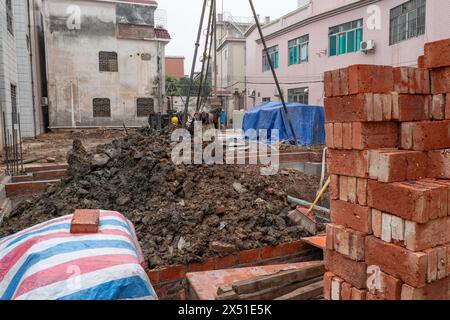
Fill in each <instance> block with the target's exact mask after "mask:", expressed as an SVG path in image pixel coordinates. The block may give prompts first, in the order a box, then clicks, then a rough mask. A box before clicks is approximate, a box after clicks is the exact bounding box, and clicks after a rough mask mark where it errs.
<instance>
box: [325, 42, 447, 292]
mask: <svg viewBox="0 0 450 320" xmlns="http://www.w3.org/2000/svg"><path fill="white" fill-rule="evenodd" d="M419 64H420V65H422V66H423V67H424V68H404V67H401V68H392V67H386V66H371V65H355V66H350V67H349V68H346V69H341V70H335V71H330V72H327V73H326V74H325V95H326V99H325V114H326V116H325V118H326V133H327V146H328V148H330V149H329V155H328V157H329V160H328V163H329V173H330V175H331V178H332V184H331V194H330V195H331V221H332V224H330V225H328V226H327V250H326V253H325V265H326V268H327V270H328V271H329V272H328V273H327V274H326V275H325V280H324V288H325V289H324V290H325V297H326V298H327V299H330V300H400V299H402V300H448V299H450V170H449V168H450V156H449V154H450V150H449V148H450V104H449V102H450V100H449V97H450V39H447V40H443V41H438V42H434V43H430V44H427V45H426V46H425V56H423V57H421V58H420V59H419Z"/></svg>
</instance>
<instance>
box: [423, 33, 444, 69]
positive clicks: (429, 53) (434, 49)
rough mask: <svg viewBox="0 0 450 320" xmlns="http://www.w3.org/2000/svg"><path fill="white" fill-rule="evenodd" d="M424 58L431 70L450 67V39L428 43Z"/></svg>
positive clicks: (426, 65)
mask: <svg viewBox="0 0 450 320" xmlns="http://www.w3.org/2000/svg"><path fill="white" fill-rule="evenodd" d="M424 58H425V67H426V68H429V69H435V68H440V67H447V66H450V39H445V40H440V41H435V42H429V43H426V44H425V57H424Z"/></svg>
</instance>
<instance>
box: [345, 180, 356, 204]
mask: <svg viewBox="0 0 450 320" xmlns="http://www.w3.org/2000/svg"><path fill="white" fill-rule="evenodd" d="M356 181H357V178H355V177H348V178H347V188H348V201H349V202H351V203H355V204H356Z"/></svg>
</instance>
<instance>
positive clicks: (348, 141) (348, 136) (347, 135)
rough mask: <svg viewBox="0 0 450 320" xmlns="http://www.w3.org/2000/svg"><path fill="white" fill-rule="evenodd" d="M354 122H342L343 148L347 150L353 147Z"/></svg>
mask: <svg viewBox="0 0 450 320" xmlns="http://www.w3.org/2000/svg"><path fill="white" fill-rule="evenodd" d="M352 137H353V134H352V123H343V124H342V148H344V149H345V150H351V149H352Z"/></svg>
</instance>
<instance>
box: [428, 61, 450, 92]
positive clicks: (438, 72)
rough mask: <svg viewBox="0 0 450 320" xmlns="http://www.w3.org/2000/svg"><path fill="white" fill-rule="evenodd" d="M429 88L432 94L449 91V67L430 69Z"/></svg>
mask: <svg viewBox="0 0 450 320" xmlns="http://www.w3.org/2000/svg"><path fill="white" fill-rule="evenodd" d="M431 89H432V93H433V94H441V93H449V92H450V67H445V68H439V69H434V70H432V71H431Z"/></svg>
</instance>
